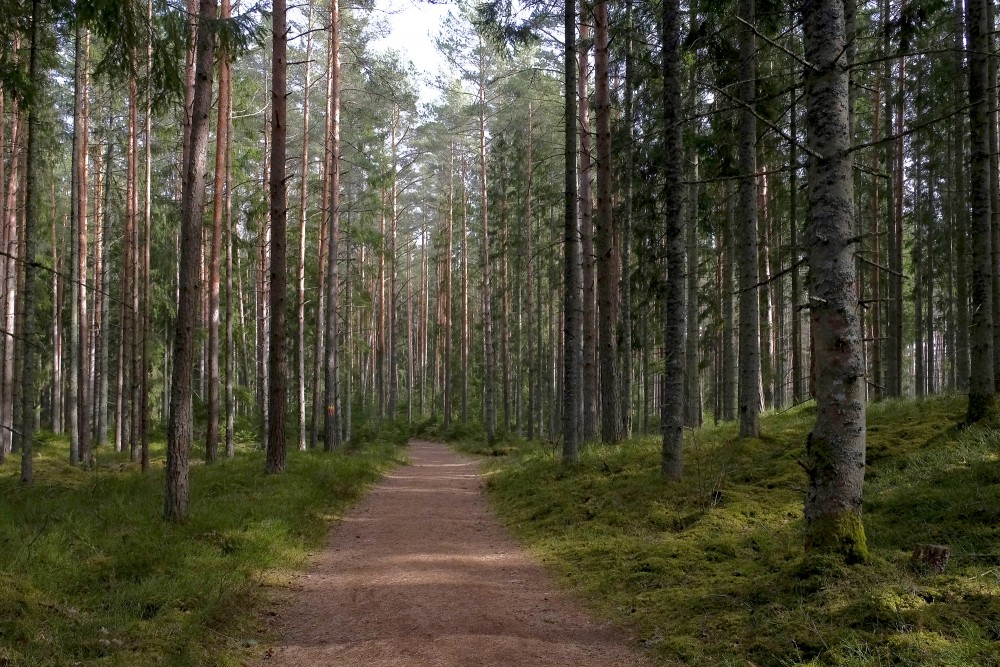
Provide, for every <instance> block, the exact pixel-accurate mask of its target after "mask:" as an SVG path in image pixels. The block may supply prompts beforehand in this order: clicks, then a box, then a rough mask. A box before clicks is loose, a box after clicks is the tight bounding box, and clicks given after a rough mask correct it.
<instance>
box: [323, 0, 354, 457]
mask: <svg viewBox="0 0 1000 667" xmlns="http://www.w3.org/2000/svg"><path fill="white" fill-rule="evenodd" d="M330 48H331V49H332V50H333V54H332V63H331V67H330V97H331V102H330V107H331V110H332V112H333V117H332V119H331V122H330V135H331V136H330V151H331V152H330V172H329V174H328V178H329V179H330V214H329V220H330V225H329V229H328V230H327V234H328V241H327V242H328V244H329V245H328V246H327V251H326V267H324V268H325V270H326V290H327V292H326V341H325V344H324V351H325V353H326V363H325V366H324V368H325V376H326V393H325V398H326V400H325V401H324V403H325V404H326V419H325V421H324V431H323V434H324V435H323V446H324V449H326V451H333V450H335V449H336V448H337V447H338V445H339V444H340V433H341V424H340V414H339V412H338V410H339V408H340V385H339V379H340V368H339V367H338V366H339V363H338V361H339V360H338V357H337V351H338V348H337V343H338V336H337V333H338V332H337V324H338V322H337V315H338V313H337V310H338V308H337V306H338V301H337V299H338V290H339V285H338V282H339V281H338V275H337V254H338V246H339V243H340V87H341V82H340V2H339V0H330ZM348 298H350V295H349V294H348ZM348 322H349V321H348ZM347 400H350V397H348V399H347Z"/></svg>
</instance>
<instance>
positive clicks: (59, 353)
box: [0, 109, 72, 461]
mask: <svg viewBox="0 0 1000 667" xmlns="http://www.w3.org/2000/svg"><path fill="white" fill-rule="evenodd" d="M2 111H3V110H2V109H0V113H2ZM2 139H3V137H0V162H3V154H2V151H3V143H2ZM56 217H57V216H55V215H53V216H52V266H53V268H54V269H55V270H54V271H53V272H52V399H51V400H52V419H51V426H52V432H53V433H60V434H61V433H62V432H63V420H62V417H63V367H62V364H63V326H62V304H63V283H64V282H65V281H64V280H63V279H62V276H61V275H60V274H61V273H62V257H60V256H59V237H58V236H57V234H56ZM3 337H4V338H6V339H7V340H8V341H10V342H13V339H12V338H10V337H9V336H7V335H4V336H3ZM71 454H72V453H71ZM70 460H71V461H72V457H71V459H70Z"/></svg>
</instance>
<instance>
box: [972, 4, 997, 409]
mask: <svg viewBox="0 0 1000 667" xmlns="http://www.w3.org/2000/svg"><path fill="white" fill-rule="evenodd" d="M965 12H966V13H965V29H966V35H967V39H966V41H967V43H968V47H969V51H968V53H969V56H968V57H969V105H970V106H969V131H970V136H971V139H970V144H969V152H970V154H971V155H970V158H971V169H970V171H969V201H970V205H971V207H972V217H971V219H970V225H969V227H970V230H969V231H970V237H971V239H972V257H971V267H972V276H971V283H972V318H971V320H972V322H971V327H970V343H971V350H970V361H971V370H970V375H969V412H968V417H967V419H968V421H969V422H970V423H972V422H976V421H978V420H980V419H982V418H983V417H985V416H986V415H987V414H988V413H989V411H990V410H991V409H992V408H993V403H994V393H995V389H994V377H993V318H992V313H993V294H992V260H991V257H990V250H991V248H992V245H991V244H992V240H991V235H990V224H991V218H992V212H991V210H990V128H989V119H990V114H989V109H988V108H987V104H988V101H989V93H988V88H989V65H988V63H987V59H988V49H989V32H990V30H991V27H990V26H989V25H988V24H987V0H966V3H965Z"/></svg>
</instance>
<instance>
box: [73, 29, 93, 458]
mask: <svg viewBox="0 0 1000 667" xmlns="http://www.w3.org/2000/svg"><path fill="white" fill-rule="evenodd" d="M86 33H87V29H86V28H85V27H84V25H83V22H82V21H78V22H77V26H76V38H75V42H74V52H75V58H74V73H73V151H72V152H73V157H72V165H71V167H70V170H71V174H70V180H71V185H70V192H71V194H70V197H71V203H70V209H71V213H70V324H69V348H70V349H69V376H70V380H69V397H68V399H69V412H68V417H69V460H70V463H72V464H73V465H76V464H77V463H79V462H80V455H81V453H82V452H81V436H82V430H81V428H80V426H81V424H80V407H81V403H82V401H81V397H80V392H81V391H82V389H83V387H82V385H81V384H80V381H79V380H80V378H81V377H82V375H81V373H82V363H83V359H82V354H81V353H82V352H84V349H85V345H86V343H85V342H84V340H85V339H84V336H83V332H84V331H85V330H86V329H85V327H84V326H82V321H81V319H80V315H81V312H80V305H81V303H82V304H84V309H86V297H82V298H81V287H82V283H83V280H82V278H83V276H85V275H86V270H87V264H86V256H84V258H83V259H82V260H81V258H80V250H81V241H82V242H83V243H84V244H85V243H86V241H85V239H86V231H84V232H83V233H81V232H80V229H81V228H83V229H84V230H86V225H87V204H86V202H87V167H86V160H87V157H86V155H87V143H88V140H87V136H86V133H87V131H86V121H85V120H84V113H85V108H86V101H85V100H86V97H87V69H88V67H89V62H88V57H87V56H88V54H87V50H88V49H87V45H88V40H87V34H86ZM81 270H82V271H83V273H81Z"/></svg>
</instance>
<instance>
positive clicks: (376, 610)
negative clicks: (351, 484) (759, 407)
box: [264, 442, 646, 667]
mask: <svg viewBox="0 0 1000 667" xmlns="http://www.w3.org/2000/svg"><path fill="white" fill-rule="evenodd" d="M409 454H410V459H411V461H412V465H411V466H408V467H404V468H399V469H398V470H397V471H395V472H394V473H393V474H390V475H389V476H388V478H387V479H386V480H385V481H383V482H382V483H381V484H380V485H379V486H378V487H376V488H375V489H374V490H373V491H372V492H371V494H370V495H369V496H368V497H367V498H365V500H363V501H362V502H361V503H360V504H359V505H358V506H357V507H356V508H355V509H354V510H353V511H351V512H350V514H349V515H348V516H347V518H346V519H345V520H344V522H343V523H342V524H341V525H339V526H338V527H337V528H336V529H335V530H334V531H333V532H332V534H331V536H330V542H329V544H328V546H327V548H326V549H325V550H324V551H323V552H322V553H321V554H320V555H319V557H318V558H317V560H316V563H315V565H314V566H313V569H312V570H311V571H310V572H309V573H308V574H307V575H304V576H303V577H302V578H300V580H299V581H300V583H301V589H300V590H298V591H296V592H295V594H294V595H293V596H292V599H291V600H290V601H289V603H288V606H287V607H286V608H285V609H284V610H282V611H281V612H280V613H279V618H278V620H277V626H278V631H279V633H280V636H281V643H280V645H279V646H277V647H275V648H274V650H273V654H272V655H271V657H270V658H269V659H268V660H265V663H264V664H265V665H266V666H267V667H272V666H274V665H282V666H286V667H305V666H314V665H316V666H318V665H323V666H328V665H329V666H331V667H332V666H334V665H336V666H338V667H350V666H352V665H357V666H362V665H363V666H365V667H383V666H388V665H393V666H400V667H402V666H404V665H405V666H406V667H415V666H421V665H442V666H444V665H448V666H451V665H470V666H472V665H475V666H477V667H478V666H481V665H511V666H517V667H522V666H524V667H528V666H532V665H567V666H580V667H585V666H589V665H593V666H594V667H598V666H600V667H608V666H609V665H622V666H625V665H644V664H646V662H645V661H644V659H643V658H642V657H640V655H639V654H638V653H637V652H635V651H634V650H633V649H632V648H631V647H630V646H629V642H628V641H627V640H626V639H625V638H624V637H622V636H621V635H620V634H619V633H617V632H615V631H614V630H613V629H611V628H610V627H608V626H607V625H603V624H600V623H597V622H595V621H594V620H593V619H591V618H590V617H589V616H588V614H586V613H585V612H584V611H583V610H582V609H581V608H580V606H579V604H576V603H574V601H572V600H571V599H569V597H568V596H567V595H565V594H564V593H562V592H560V591H558V590H557V589H556V587H555V585H554V584H553V582H552V581H551V580H550V578H549V577H548V575H547V574H546V573H545V572H544V571H543V570H542V568H541V567H540V566H539V565H538V564H537V563H535V562H534V561H532V560H531V559H530V558H529V557H528V556H527V555H526V554H525V552H524V550H523V549H521V548H520V547H519V546H518V545H517V543H516V542H514V540H513V539H512V538H511V537H510V535H508V533H507V532H506V530H505V529H504V528H502V527H501V525H500V523H499V521H498V520H497V518H496V516H495V515H494V513H493V511H492V510H491V509H490V507H489V506H488V505H487V503H486V500H485V499H484V497H483V494H482V488H481V487H482V476H481V475H480V473H479V469H478V466H477V464H476V462H475V461H474V460H472V459H469V458H465V457H461V456H459V455H457V454H455V453H453V452H451V451H450V450H449V449H448V448H447V447H445V446H444V445H440V444H436V443H429V442H412V443H411V445H410V451H409Z"/></svg>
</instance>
